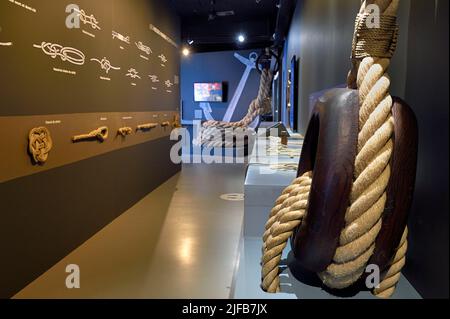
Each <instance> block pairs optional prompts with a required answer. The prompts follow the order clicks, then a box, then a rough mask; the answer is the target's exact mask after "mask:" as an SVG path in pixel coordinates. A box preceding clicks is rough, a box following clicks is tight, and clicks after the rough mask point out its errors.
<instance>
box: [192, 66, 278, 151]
mask: <svg viewBox="0 0 450 319" xmlns="http://www.w3.org/2000/svg"><path fill="white" fill-rule="evenodd" d="M272 80H273V73H272V71H271V70H268V69H263V71H262V74H261V80H260V87H259V91H258V96H257V98H256V99H254V100H253V101H252V102H251V103H250V106H249V109H248V112H247V114H246V115H245V116H244V118H242V119H241V120H240V121H238V122H222V121H207V122H205V123H203V126H202V130H201V132H200V134H199V136H198V138H197V140H195V141H194V143H195V144H198V145H203V146H207V147H211V146H213V145H214V146H220V143H219V142H221V141H223V140H224V135H225V129H227V128H228V129H236V128H241V129H244V130H246V129H248V127H249V125H250V124H252V123H253V121H255V119H256V118H257V117H258V116H260V115H263V114H265V113H268V112H269V111H270V109H271V96H270V93H271V89H272ZM220 133H222V134H220ZM221 143H222V145H223V146H226V147H229V146H232V144H231V142H225V141H223V142H221Z"/></svg>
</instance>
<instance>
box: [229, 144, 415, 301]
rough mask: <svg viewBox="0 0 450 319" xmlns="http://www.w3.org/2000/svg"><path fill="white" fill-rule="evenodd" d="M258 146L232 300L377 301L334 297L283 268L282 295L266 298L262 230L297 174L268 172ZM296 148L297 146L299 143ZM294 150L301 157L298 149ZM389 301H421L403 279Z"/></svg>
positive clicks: (283, 159) (365, 294)
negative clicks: (262, 267) (396, 299)
mask: <svg viewBox="0 0 450 319" xmlns="http://www.w3.org/2000/svg"><path fill="white" fill-rule="evenodd" d="M261 143H264V142H263V141H262V140H261V138H260V139H258V140H257V141H256V146H257V147H256V148H255V149H254V152H253V153H252V155H251V156H250V158H249V163H250V164H249V166H248V169H247V174H246V178H245V205H244V207H245V211H244V229H243V233H244V239H243V244H242V245H241V251H240V259H239V263H238V265H239V268H238V270H237V273H236V277H235V283H234V289H233V291H234V293H233V297H234V298H238V299H255V298H258V299H259V298H261V299H329V298H357V299H374V298H376V297H374V296H373V295H372V294H371V293H370V292H369V291H362V292H358V293H353V294H347V295H341V296H336V295H335V294H331V293H330V292H328V291H326V290H324V289H323V287H322V286H321V285H320V282H317V281H315V282H314V281H313V282H311V280H303V282H302V281H299V280H298V279H296V278H295V277H294V276H293V275H292V273H291V271H290V269H289V268H288V267H285V268H284V270H283V271H282V273H281V275H280V280H281V293H278V294H269V293H265V292H264V291H262V290H261V288H260V283H261V282H260V281H261V266H260V260H261V247H262V235H263V232H264V226H265V223H266V221H267V217H268V216H269V212H270V210H271V209H272V208H273V205H274V203H275V201H276V199H277V198H278V197H279V196H280V194H281V192H282V191H283V189H284V188H286V187H287V186H288V185H289V184H290V183H291V182H292V180H293V179H294V178H296V175H297V172H296V171H280V170H273V169H270V163H271V162H272V163H273V160H274V157H272V156H261V155H259V156H257V154H256V152H257V148H258V146H259V145H260V144H261ZM296 144H298V140H297V143H296ZM293 147H295V146H293ZM297 147H298V150H299V152H298V154H299V155H300V146H298V145H297ZM271 160H272V161H271ZM298 161H299V157H295V158H290V157H288V156H280V157H279V158H278V162H279V163H298ZM293 262H295V260H294V258H293V256H292V253H291V249H290V244H289V243H288V245H287V247H286V249H285V251H284V254H283V259H282V263H284V265H286V264H291V263H293ZM315 279H316V278H315ZM392 298H394V299H395V298H399V299H420V298H421V297H420V295H419V294H418V293H417V291H416V290H415V289H414V287H412V285H411V284H410V283H409V282H408V280H407V279H406V278H405V277H404V276H403V275H402V277H401V279H400V282H399V283H398V286H397V290H396V292H395V294H394V296H393V297H392Z"/></svg>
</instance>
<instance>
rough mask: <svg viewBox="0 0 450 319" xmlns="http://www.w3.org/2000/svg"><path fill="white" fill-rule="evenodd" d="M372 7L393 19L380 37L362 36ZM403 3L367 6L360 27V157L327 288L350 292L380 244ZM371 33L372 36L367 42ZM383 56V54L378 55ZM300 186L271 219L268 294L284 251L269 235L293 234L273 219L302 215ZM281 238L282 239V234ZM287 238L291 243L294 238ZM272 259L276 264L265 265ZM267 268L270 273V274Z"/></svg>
mask: <svg viewBox="0 0 450 319" xmlns="http://www.w3.org/2000/svg"><path fill="white" fill-rule="evenodd" d="M369 4H376V5H378V6H379V8H380V12H382V17H385V16H386V17H389V19H385V20H386V21H389V23H387V22H386V23H384V24H383V23H380V24H381V25H386V24H389V26H390V27H389V28H385V29H379V30H378V31H376V32H368V33H367V32H361V30H362V29H364V28H361V27H360V25H361V21H364V19H362V18H361V17H363V16H366V6H368V5H369ZM398 4H399V0H376V1H364V2H363V3H362V7H361V11H360V13H359V14H358V18H357V22H356V30H355V35H354V38H355V39H354V41H353V43H354V46H353V49H354V51H353V54H352V56H353V61H352V62H353V69H352V71H351V72H350V73H349V77H348V82H349V87H351V88H357V89H358V90H359V95H360V113H359V135H358V146H357V147H358V152H357V156H356V159H355V164H354V165H355V166H354V168H355V169H354V181H353V186H352V191H351V194H350V206H349V207H348V209H347V211H346V214H345V227H344V228H343V230H342V232H341V235H340V239H339V245H338V247H337V249H336V251H335V255H334V258H333V261H332V263H331V264H330V265H329V266H328V267H327V269H326V270H325V271H324V272H322V273H320V274H318V275H319V277H320V278H321V280H322V281H323V283H324V284H325V285H326V286H328V287H330V288H335V289H343V288H346V287H349V286H351V285H352V284H354V283H355V282H356V281H357V280H358V279H359V278H360V277H361V275H362V274H363V273H364V271H365V268H366V266H367V262H368V261H369V259H370V257H371V256H372V254H373V252H374V248H375V240H376V238H377V235H378V233H379V231H380V229H381V225H382V213H383V211H384V208H385V205H386V188H387V185H388V182H389V178H390V176H391V167H390V160H391V157H392V153H393V133H394V125H395V123H394V119H393V115H392V97H391V96H390V94H389V87H390V78H389V76H388V74H387V69H388V67H389V64H390V60H389V57H390V56H392V54H393V49H395V43H396V41H397V32H396V31H395V32H393V29H395V30H397V27H395V28H394V27H392V19H391V17H395V16H396V12H397V9H398ZM381 21H383V18H381ZM364 30H365V29H364ZM367 34H369V35H370V36H369V37H368V38H365V36H366V35H367ZM372 36H374V37H376V39H378V37H379V38H380V40H379V41H377V40H376V39H375V40H374V39H373V38H372ZM388 37H390V38H389V40H387V38H388ZM369 43H370V45H369ZM387 43H389V45H387ZM379 52H383V53H382V54H379ZM378 55H379V56H378ZM361 58H362V60H361ZM296 181H297V180H295V181H294V183H293V184H292V185H291V186H289V187H288V189H289V191H288V193H287V194H286V191H285V192H284V193H283V195H282V196H281V197H280V199H279V200H278V201H277V203H276V206H275V207H274V209H273V210H272V212H271V216H270V217H269V222H268V224H269V225H270V227H269V233H268V230H267V229H268V228H267V227H266V234H265V235H264V237H263V240H264V244H263V270H262V277H263V279H262V281H263V284H262V288H263V289H264V290H266V291H267V292H276V291H277V290H278V289H279V288H278V282H277V279H276V278H277V276H275V275H274V274H273V273H272V272H275V269H278V263H279V259H274V257H272V256H273V255H274V254H275V253H278V250H279V247H281V246H282V243H280V242H277V244H278V246H273V244H272V242H271V241H273V239H271V238H272V237H273V236H270V235H268V234H272V233H274V234H279V233H280V231H281V230H278V229H277V228H278V227H281V228H282V229H283V231H284V232H285V233H291V232H292V231H293V230H294V228H291V229H289V228H287V227H285V225H283V226H278V224H276V223H271V219H272V218H273V216H279V215H284V214H288V215H289V213H290V212H293V211H298V208H299V205H300V204H299V203H298V200H297V199H295V200H294V198H293V197H292V196H290V194H291V193H294V194H295V193H296V192H298V191H300V189H304V188H302V187H301V186H299V184H298V183H297V182H296ZM302 194H303V195H304V193H302ZM305 214H306V211H303V213H302V214H301V216H300V215H299V218H298V220H297V222H298V223H297V225H296V226H295V227H297V226H298V224H299V223H300V222H301V219H302V218H304V216H305ZM289 216H290V215H289ZM293 224H294V223H292V224H291V225H293ZM272 228H275V229H272ZM406 236H407V231H406V230H405V234H404V238H402V242H401V243H400V246H399V248H398V250H397V251H396V254H395V256H394V258H393V260H392V261H391V266H390V267H389V269H388V271H387V274H386V275H385V276H384V279H383V281H382V282H381V283H380V287H379V288H377V289H375V290H374V291H373V293H374V294H375V295H376V296H379V297H383V298H388V297H390V296H391V295H392V294H393V293H394V291H395V286H396V284H397V282H398V280H399V278H400V271H401V269H402V267H403V265H404V261H405V253H406V247H407V239H406ZM277 238H281V237H280V236H279V235H278V237H277ZM283 238H286V241H287V239H288V238H289V236H284V237H283ZM269 240H270V241H269ZM284 246H285V244H284ZM284 246H283V248H284ZM277 256H278V255H277ZM280 256H281V253H280ZM267 260H269V261H270V262H271V263H268V262H265V261H267ZM275 261H277V263H276V265H274V263H275ZM268 269H271V270H270V271H268Z"/></svg>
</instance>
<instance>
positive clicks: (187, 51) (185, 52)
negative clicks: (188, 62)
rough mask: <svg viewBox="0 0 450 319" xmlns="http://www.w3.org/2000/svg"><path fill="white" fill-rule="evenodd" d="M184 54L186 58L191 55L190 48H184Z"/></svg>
mask: <svg viewBox="0 0 450 319" xmlns="http://www.w3.org/2000/svg"><path fill="white" fill-rule="evenodd" d="M182 53H183V55H184V56H188V55H189V54H191V51H190V50H189V49H188V48H184V49H183V51H182Z"/></svg>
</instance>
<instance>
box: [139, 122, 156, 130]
mask: <svg viewBox="0 0 450 319" xmlns="http://www.w3.org/2000/svg"><path fill="white" fill-rule="evenodd" d="M157 127H158V123H145V124H140V125H138V126H137V130H138V131H149V130H151V129H154V128H157Z"/></svg>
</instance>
